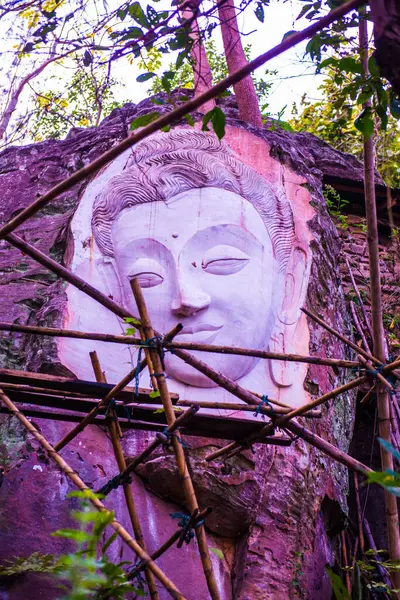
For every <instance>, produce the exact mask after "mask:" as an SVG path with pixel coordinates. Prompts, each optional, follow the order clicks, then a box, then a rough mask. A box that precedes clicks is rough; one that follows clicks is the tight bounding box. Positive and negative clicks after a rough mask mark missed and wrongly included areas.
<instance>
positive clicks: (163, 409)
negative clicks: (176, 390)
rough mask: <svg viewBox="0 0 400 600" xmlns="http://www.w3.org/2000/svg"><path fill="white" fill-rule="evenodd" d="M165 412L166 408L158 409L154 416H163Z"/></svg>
mask: <svg viewBox="0 0 400 600" xmlns="http://www.w3.org/2000/svg"><path fill="white" fill-rule="evenodd" d="M164 412H165V408H164V407H163V408H157V409H156V410H154V411H153V415H162V414H163V413H164Z"/></svg>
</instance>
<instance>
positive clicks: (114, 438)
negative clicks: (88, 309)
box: [90, 352, 160, 600]
mask: <svg viewBox="0 0 400 600" xmlns="http://www.w3.org/2000/svg"><path fill="white" fill-rule="evenodd" d="M90 360H91V362H92V367H93V371H94V374H95V377H96V380H97V381H98V382H99V383H107V380H106V377H105V375H104V373H103V371H102V369H101V366H100V361H99V358H98V356H97V352H90ZM117 425H118V418H117V415H116V413H115V411H114V410H112V416H111V418H110V419H109V420H108V425H107V427H108V431H109V434H110V438H111V443H112V445H113V449H114V455H115V459H116V461H117V465H118V468H119V471H120V472H122V471H124V470H125V469H126V461H125V456H124V453H123V450H122V446H121V440H120V436H119V431H118V427H117ZM123 489H124V496H125V501H126V506H127V508H128V513H129V517H130V520H131V523H132V528H133V532H134V534H135V539H136V541H137V543H138V544H139V546H140V547H141V548H143V550H144V551H145V552H147V550H146V545H145V541H144V537H143V532H142V527H141V525H140V520H139V515H138V513H137V510H136V504H135V499H134V497H133V492H132V488H131V486H130V484H129V483H125V484H124V485H123ZM145 577H146V581H147V586H148V588H149V592H150V597H151V598H153V599H154V600H159V599H160V596H159V594H158V591H157V586H156V582H155V579H154V575H153V573H152V572H151V571H150V569H145Z"/></svg>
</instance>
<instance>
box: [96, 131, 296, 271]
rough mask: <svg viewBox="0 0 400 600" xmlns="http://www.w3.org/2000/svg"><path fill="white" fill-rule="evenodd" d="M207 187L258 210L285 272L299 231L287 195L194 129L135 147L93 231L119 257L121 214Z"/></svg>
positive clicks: (99, 204) (110, 186)
mask: <svg viewBox="0 0 400 600" xmlns="http://www.w3.org/2000/svg"><path fill="white" fill-rule="evenodd" d="M204 187H215V188H221V189H224V190H228V191H230V192H234V193H235V194H238V195H240V196H242V197H243V198H245V199H246V200H248V201H249V202H250V203H251V204H252V205H253V206H254V207H255V208H256V210H257V212H258V213H259V214H260V216H261V218H262V220H263V222H264V224H265V227H266V229H267V231H268V234H269V236H270V238H271V242H272V247H273V251H274V255H275V257H276V259H277V262H278V267H279V271H280V272H282V271H285V270H286V267H287V263H288V260H289V257H290V253H291V249H292V244H293V240H294V236H295V228H294V220H293V213H292V210H291V207H290V204H289V201H288V199H287V198H286V196H285V194H284V192H283V190H282V189H274V188H273V187H272V186H271V185H270V184H269V183H267V182H266V181H265V180H264V179H263V178H262V177H261V176H260V175H258V174H257V173H256V172H255V171H253V170H252V169H250V168H249V167H247V166H245V165H244V164H243V163H242V162H241V161H240V159H239V158H237V157H236V155H235V154H234V153H233V152H232V151H231V150H230V149H229V148H228V146H227V145H226V144H225V143H224V142H222V141H220V140H218V139H217V137H216V136H215V135H214V134H212V133H205V132H202V131H198V130H194V129H192V130H187V129H179V130H175V131H171V132H170V133H160V134H156V135H153V136H151V137H149V138H146V139H145V140H143V141H142V142H140V143H139V144H138V145H137V146H136V147H135V149H134V151H133V153H132V155H131V157H130V158H129V160H128V162H127V165H126V167H125V170H124V171H123V172H122V173H120V174H119V175H116V176H114V177H112V178H111V179H110V180H109V181H108V182H107V184H106V186H105V188H104V189H103V190H102V191H101V192H100V194H98V196H97V197H96V199H95V202H94V205H93V217H92V230H93V234H94V237H95V239H96V242H97V244H98V246H99V248H100V251H101V252H102V253H103V255H105V256H110V257H112V256H114V250H113V243H112V238H111V227H112V224H113V222H114V221H115V219H116V218H117V217H118V215H119V214H120V213H121V211H123V210H125V209H126V208H130V207H132V206H136V205H138V204H144V203H147V202H154V201H156V200H163V201H167V200H169V199H170V198H172V197H173V196H175V195H177V194H178V193H181V192H184V191H186V190H192V189H196V188H204Z"/></svg>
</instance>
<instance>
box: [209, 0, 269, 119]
mask: <svg viewBox="0 0 400 600" xmlns="http://www.w3.org/2000/svg"><path fill="white" fill-rule="evenodd" d="M218 13H219V18H220V21H221V33H222V39H223V41H224V48H225V56H226V62H227V64H228V71H229V74H231V73H234V72H235V71H237V70H238V69H240V67H243V65H245V64H246V63H247V58H246V56H245V53H244V50H243V46H242V41H241V39H240V32H239V27H238V23H237V18H236V10H235V5H234V2H233V0H226V2H223V3H222V2H221V3H220V4H219V7H218ZM233 89H234V90H235V96H236V101H237V103H238V107H239V113H240V117H241V118H242V119H243V121H246V122H247V123H251V124H252V125H254V126H255V127H262V119H261V113H260V108H259V106H258V100H257V94H256V90H255V87H254V83H253V80H252V78H251V76H250V75H248V76H247V77H245V78H244V79H242V81H239V83H237V84H236V85H234V86H233Z"/></svg>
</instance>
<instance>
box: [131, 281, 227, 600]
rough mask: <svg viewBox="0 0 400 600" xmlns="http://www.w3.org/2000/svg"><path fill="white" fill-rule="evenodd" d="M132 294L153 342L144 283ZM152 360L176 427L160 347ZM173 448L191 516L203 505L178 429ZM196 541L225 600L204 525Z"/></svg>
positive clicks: (212, 588)
mask: <svg viewBox="0 0 400 600" xmlns="http://www.w3.org/2000/svg"><path fill="white" fill-rule="evenodd" d="M131 287H132V292H133V295H134V297H135V301H136V305H137V307H138V310H139V314H140V320H141V323H142V328H143V331H144V333H145V336H146V339H148V340H149V339H152V338H153V337H154V331H153V328H152V325H151V321H150V318H149V315H148V312H147V307H146V303H145V301H144V297H143V293H142V290H141V287H140V284H139V282H138V280H137V279H133V280H132V281H131ZM150 351H151V356H152V361H153V365H154V369H155V372H156V376H157V381H158V389H159V391H160V396H161V401H162V404H163V407H164V411H165V417H166V419H167V423H168V425H172V424H173V423H174V422H175V421H176V417H175V412H174V408H173V405H172V402H171V398H170V395H169V390H168V386H167V382H166V379H165V376H164V370H163V365H162V360H161V357H160V355H159V352H158V349H157V348H150ZM172 447H173V449H174V452H175V456H176V462H177V465H178V472H179V475H180V479H181V482H182V487H183V490H184V492H185V497H186V504H187V507H188V509H189V512H190V514H192V513H193V512H195V511H198V510H199V506H198V503H197V499H196V494H195V491H194V487H193V483H192V479H191V477H190V474H189V471H188V468H187V464H186V457H185V453H184V450H183V446H182V443H181V439H180V434H179V431H178V430H177V431H176V433H175V435H174V436H173V437H172ZM195 531H196V538H197V543H198V545H199V550H200V557H201V562H202V564H203V569H204V574H205V577H206V580H207V586H208V590H209V592H210V595H211V598H212V599H213V600H221V596H220V593H219V590H218V584H217V581H216V579H215V575H214V572H213V568H212V563H211V559H210V554H209V549H208V544H207V538H206V534H205V529H204V526H203V525H200V526H199V527H196V530H195Z"/></svg>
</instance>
